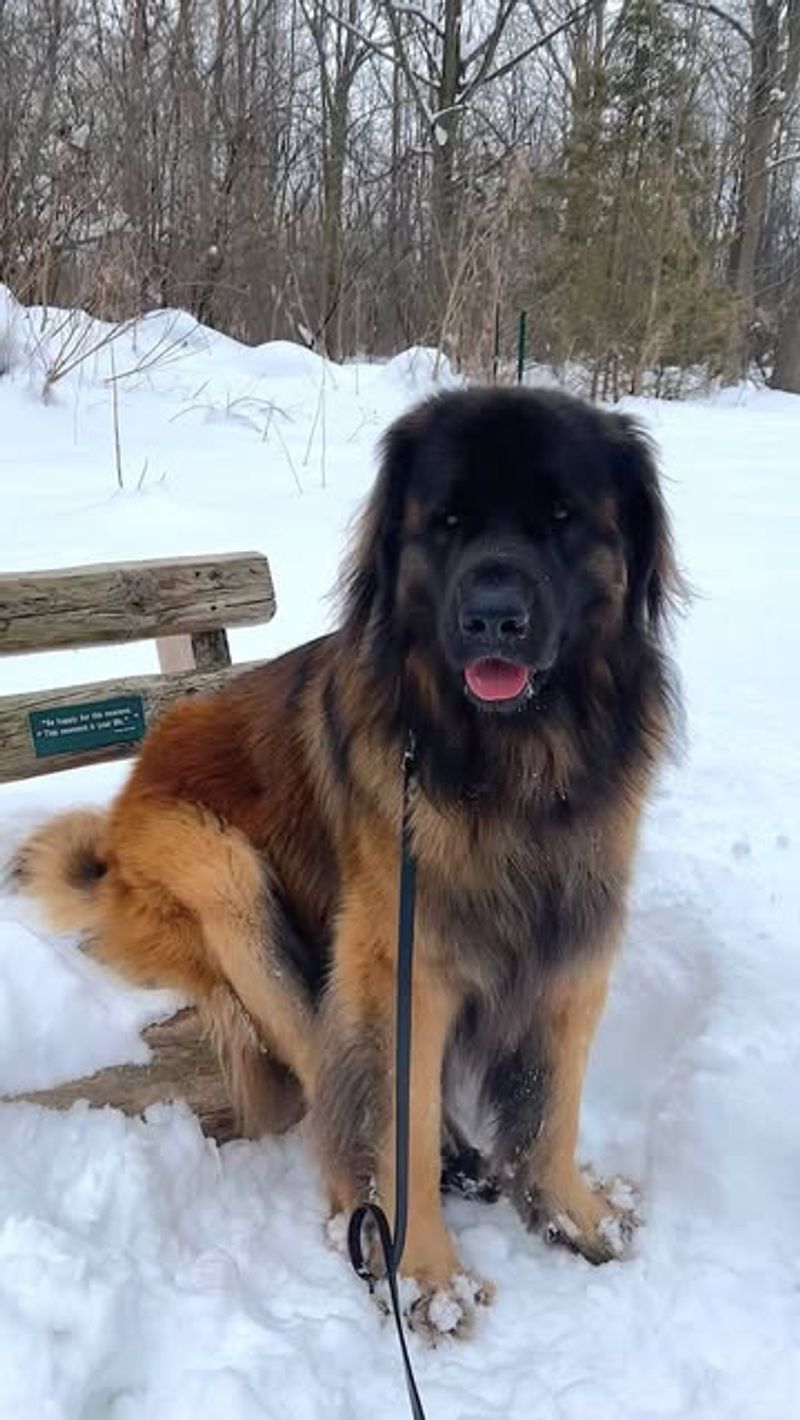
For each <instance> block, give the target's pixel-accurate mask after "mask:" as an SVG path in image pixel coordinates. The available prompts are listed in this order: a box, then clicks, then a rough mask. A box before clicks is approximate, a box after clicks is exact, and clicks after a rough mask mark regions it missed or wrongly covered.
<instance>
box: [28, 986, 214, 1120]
mask: <svg viewBox="0 0 800 1420" xmlns="http://www.w3.org/2000/svg"><path fill="white" fill-rule="evenodd" d="M143 1037H144V1039H145V1041H146V1042H147V1044H148V1045H149V1046H150V1049H151V1050H152V1052H153V1058H152V1060H151V1061H150V1062H149V1063H148V1064H146V1065H118V1066H113V1067H112V1068H111V1069H108V1070H98V1071H97V1072H96V1073H95V1074H94V1075H87V1076H85V1077H84V1078H83V1079H81V1080H70V1081H69V1083H68V1084H65V1085H57V1086H56V1087H55V1088H54V1089H50V1090H28V1091H26V1092H25V1093H23V1094H20V1095H13V1096H9V1095H4V1096H3V1097H2V1100H0V1102H1V1103H4V1104H7V1103H9V1102H10V1101H20V1100H23V1101H27V1102H28V1103H30V1104H39V1105H43V1106H45V1108H47V1109H69V1107H70V1105H73V1104H75V1103H76V1102H77V1101H78V1100H86V1101H87V1102H88V1103H89V1104H90V1105H91V1106H92V1107H94V1108H101V1107H102V1106H104V1105H113V1106H114V1108H115V1109H121V1110H123V1112H124V1113H125V1114H141V1113H142V1111H143V1110H145V1109H147V1107H148V1105H151V1104H156V1103H157V1102H159V1101H169V1100H175V1099H182V1100H185V1101H186V1103H187V1104H188V1105H189V1107H190V1108H191V1109H192V1110H193V1111H194V1113H195V1114H196V1115H197V1117H198V1119H199V1120H200V1124H201V1127H202V1129H203V1133H204V1134H208V1135H210V1136H211V1137H212V1138H214V1139H216V1140H217V1141H218V1142H219V1143H224V1142H225V1141H226V1140H228V1139H233V1138H235V1137H236V1135H237V1130H236V1125H235V1121H234V1116H233V1111H232V1109H231V1107H230V1102H229V1099H228V1094H227V1090H226V1088H225V1084H224V1081H223V1079H222V1075H221V1073H220V1069H219V1065H218V1064H217V1057H216V1054H215V1052H214V1050H213V1048H212V1046H211V1044H210V1042H209V1041H208V1039H207V1037H206V1035H205V1033H204V1031H203V1029H202V1026H201V1024H200V1021H199V1018H198V1015H197V1012H196V1011H195V1010H194V1009H192V1008H187V1009H186V1010H184V1011H179V1012H178V1014H177V1015H176V1016H172V1017H171V1018H170V1019H169V1020H168V1021H159V1022H157V1023H156V1024H155V1025H152V1026H148V1027H147V1029H146V1030H145V1031H144V1032H143Z"/></svg>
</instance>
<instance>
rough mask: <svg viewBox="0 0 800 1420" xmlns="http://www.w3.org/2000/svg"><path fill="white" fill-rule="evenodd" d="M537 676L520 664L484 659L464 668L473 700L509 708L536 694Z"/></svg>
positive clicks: (491, 657)
mask: <svg viewBox="0 0 800 1420" xmlns="http://www.w3.org/2000/svg"><path fill="white" fill-rule="evenodd" d="M537 680H538V676H537V673H536V672H535V671H533V670H532V669H531V668H530V667H529V666H522V665H520V664H519V663H518V662H517V661H506V660H503V659H501V657H499V656H482V657H481V658H480V660H477V661H472V662H471V663H470V664H469V665H468V666H465V668H464V683H465V685H466V688H467V691H468V693H469V695H470V696H471V698H472V699H473V700H476V701H478V703H479V704H482V705H494V706H497V707H498V708H507V707H509V706H511V705H514V704H516V703H517V702H518V701H522V700H526V699H527V698H528V696H530V695H532V694H533V693H534V689H535V682H536V681H537Z"/></svg>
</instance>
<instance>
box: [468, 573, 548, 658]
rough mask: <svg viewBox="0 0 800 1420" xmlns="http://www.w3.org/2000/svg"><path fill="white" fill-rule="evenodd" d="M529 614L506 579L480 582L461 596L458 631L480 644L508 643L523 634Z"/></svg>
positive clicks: (516, 639)
mask: <svg viewBox="0 0 800 1420" xmlns="http://www.w3.org/2000/svg"><path fill="white" fill-rule="evenodd" d="M529 625H530V615H529V612H528V608H527V605H526V603H525V600H524V598H523V596H522V593H521V592H520V591H519V590H518V589H517V588H516V587H514V586H513V585H510V584H509V582H507V581H505V580H503V581H496V582H480V583H478V584H477V585H476V586H475V587H473V588H472V590H471V591H470V592H469V593H468V594H467V596H465V598H464V600H463V602H462V603H461V610H460V613H459V626H460V628H461V634H462V636H463V637H464V638H465V640H467V641H480V642H481V644H482V645H484V646H489V645H492V646H498V647H499V646H504V645H505V646H512V645H513V644H514V643H515V642H516V641H519V640H521V638H522V637H523V636H525V635H527V632H528V627H529Z"/></svg>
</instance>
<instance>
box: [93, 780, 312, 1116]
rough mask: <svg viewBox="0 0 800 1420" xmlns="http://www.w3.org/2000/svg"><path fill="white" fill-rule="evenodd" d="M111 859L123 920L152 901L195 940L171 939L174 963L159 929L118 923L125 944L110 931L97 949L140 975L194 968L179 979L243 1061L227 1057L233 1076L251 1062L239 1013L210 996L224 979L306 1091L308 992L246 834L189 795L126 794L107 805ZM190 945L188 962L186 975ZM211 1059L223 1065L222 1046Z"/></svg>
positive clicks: (175, 974)
mask: <svg viewBox="0 0 800 1420" xmlns="http://www.w3.org/2000/svg"><path fill="white" fill-rule="evenodd" d="M110 860H111V867H110V870H109V879H110V882H109V889H110V891H111V892H112V893H113V897H114V898H115V899H116V900H117V903H118V908H119V911H118V914H117V915H118V916H120V917H122V918H125V919H127V921H128V923H130V922H131V919H132V917H133V916H134V915H135V907H136V906H137V904H138V907H139V909H140V911H141V913H142V915H144V916H147V915H151V916H152V913H153V911H154V909H158V911H159V914H160V918H161V921H162V923H163V924H168V923H173V922H174V923H175V925H177V922H178V921H182V922H183V932H184V938H185V935H186V932H187V931H188V930H189V928H190V927H191V930H192V933H193V938H194V940H192V941H191V942H187V941H186V940H184V941H183V942H182V944H181V951H182V952H183V956H182V958H181V962H180V964H178V963H176V962H175V961H174V960H173V959H172V955H171V954H172V952H173V950H174V944H173V946H171V945H170V942H171V940H172V938H171V936H170V934H169V933H165V932H164V931H163V929H162V932H161V934H160V935H158V936H155V937H154V936H153V934H152V933H151V934H150V940H149V941H148V942H147V943H145V942H144V941H143V940H142V939H141V935H140V934H136V933H135V932H134V933H133V934H131V933H130V932H129V934H128V936H129V940H128V942H127V943H125V944H123V943H122V942H120V941H119V940H118V941H117V942H116V943H114V942H111V941H110V942H109V950H108V952H104V953H103V954H104V955H108V956H109V957H110V958H111V959H112V960H116V963H117V964H118V965H120V966H121V967H122V969H123V970H127V972H128V974H131V975H136V976H138V977H139V979H142V978H143V977H144V978H148V979H150V980H152V981H155V982H163V983H164V984H174V985H178V986H179V987H180V986H181V984H182V980H181V971H182V972H183V974H184V975H187V974H188V975H189V976H190V977H191V971H193V972H194V977H195V980H196V986H195V989H194V990H193V989H192V985H191V980H190V982H189V985H188V989H189V992H190V994H192V995H193V996H194V998H195V999H199V1000H200V1001H202V1002H204V1003H205V1009H206V1012H207V1013H208V1014H210V1015H211V1017H212V1019H213V1021H214V1025H215V1033H216V1035H217V1039H218V1041H227V1042H229V1043H230V1044H231V1047H232V1056H231V1059H232V1060H234V1059H236V1060H239V1061H242V1059H244V1060H245V1061H246V1062H247V1064H246V1066H239V1067H237V1068H238V1069H239V1076H240V1079H241V1080H242V1082H244V1081H245V1080H246V1078H247V1072H248V1071H249V1072H250V1073H252V1071H253V1068H254V1062H253V1060H252V1059H251V1052H250V1051H248V1050H247V1049H243V1047H244V1046H245V1045H246V1041H247V1038H248V1036H247V1021H246V1018H245V1016H244V1015H242V1014H241V1013H237V1011H236V1009H235V1008H234V1005H233V1003H232V1002H231V1000H230V999H229V998H227V997H226V996H224V995H222V996H220V995H215V994H214V992H215V989H216V988H219V987H221V986H225V987H227V988H228V990H229V992H231V993H232V995H233V997H234V998H235V1000H236V1001H238V1002H239V1003H240V1004H241V1006H242V1007H243V1008H244V1011H245V1012H246V1014H247V1017H249V1019H250V1021H251V1022H252V1025H253V1026H254V1028H255V1031H256V1033H257V1037H258V1040H259V1042H260V1044H261V1045H264V1046H266V1047H267V1049H268V1050H269V1051H270V1052H271V1053H272V1054H273V1055H274V1057H275V1058H276V1059H277V1060H278V1061H280V1062H281V1063H282V1064H283V1065H284V1066H287V1067H288V1068H289V1069H290V1070H291V1071H292V1073H293V1074H294V1076H296V1078H297V1079H298V1080H299V1082H300V1084H301V1086H302V1089H303V1092H304V1094H305V1097H306V1100H307V1101H308V1100H309V1099H310V1098H311V1096H312V1093H313V1089H314V1084H315V1079H316V1055H317V1046H316V1036H317V1024H316V1016H315V1009H314V1002H313V999H312V995H311V992H310V990H309V989H308V987H307V985H306V983H305V982H304V981H303V979H302V976H301V974H300V972H299V971H298V970H297V968H296V965H295V963H294V962H293V961H292V959H291V956H290V955H288V954H287V952H286V951H285V950H284V949H283V947H282V945H281V939H282V935H285V927H286V924H285V923H284V921H283V911H282V908H281V905H280V901H279V897H278V894H277V893H276V891H275V888H274V885H273V883H272V881H271V878H270V874H269V870H268V868H267V866H266V865H265V864H264V862H263V861H262V860H261V858H260V857H259V855H258V853H257V852H256V850H255V848H254V847H253V846H252V844H251V843H250V842H249V840H248V839H247V838H246V837H245V836H244V834H242V833H240V832H239V831H238V830H237V829H235V828H232V827H230V826H229V825H226V824H224V823H222V822H221V821H220V820H219V819H217V818H216V817H215V816H214V815H212V814H210V813H208V812H207V811H206V810H204V809H202V808H199V807H197V806H195V805H191V804H186V803H180V802H176V801H165V800H163V799H156V798H146V799H140V800H139V801H138V802H135V803H131V802H130V801H129V802H128V803H126V804H125V805H124V812H122V811H121V812H119V813H118V814H115V815H113V817H112V822H111V826H110ZM113 915H114V913H113V907H112V919H113ZM109 925H110V926H111V927H113V920H112V923H110V924H109ZM107 935H111V934H110V933H108V934H107ZM137 936H138V940H137ZM190 952H191V953H193V955H194V960H193V962H192V963H191V971H189V972H188V973H187V970H186V967H187V962H188V954H189V953H190ZM137 958H138V960H137ZM178 965H180V970H176V967H177V966H178ZM237 1042H238V1043H237ZM221 1058H222V1061H223V1065H225V1048H224V1047H223V1050H222V1051H221ZM242 1071H244V1074H242ZM231 1073H232V1071H231V1068H230V1067H229V1069H228V1074H229V1076H230V1075H231ZM256 1073H258V1072H257V1071H256Z"/></svg>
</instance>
